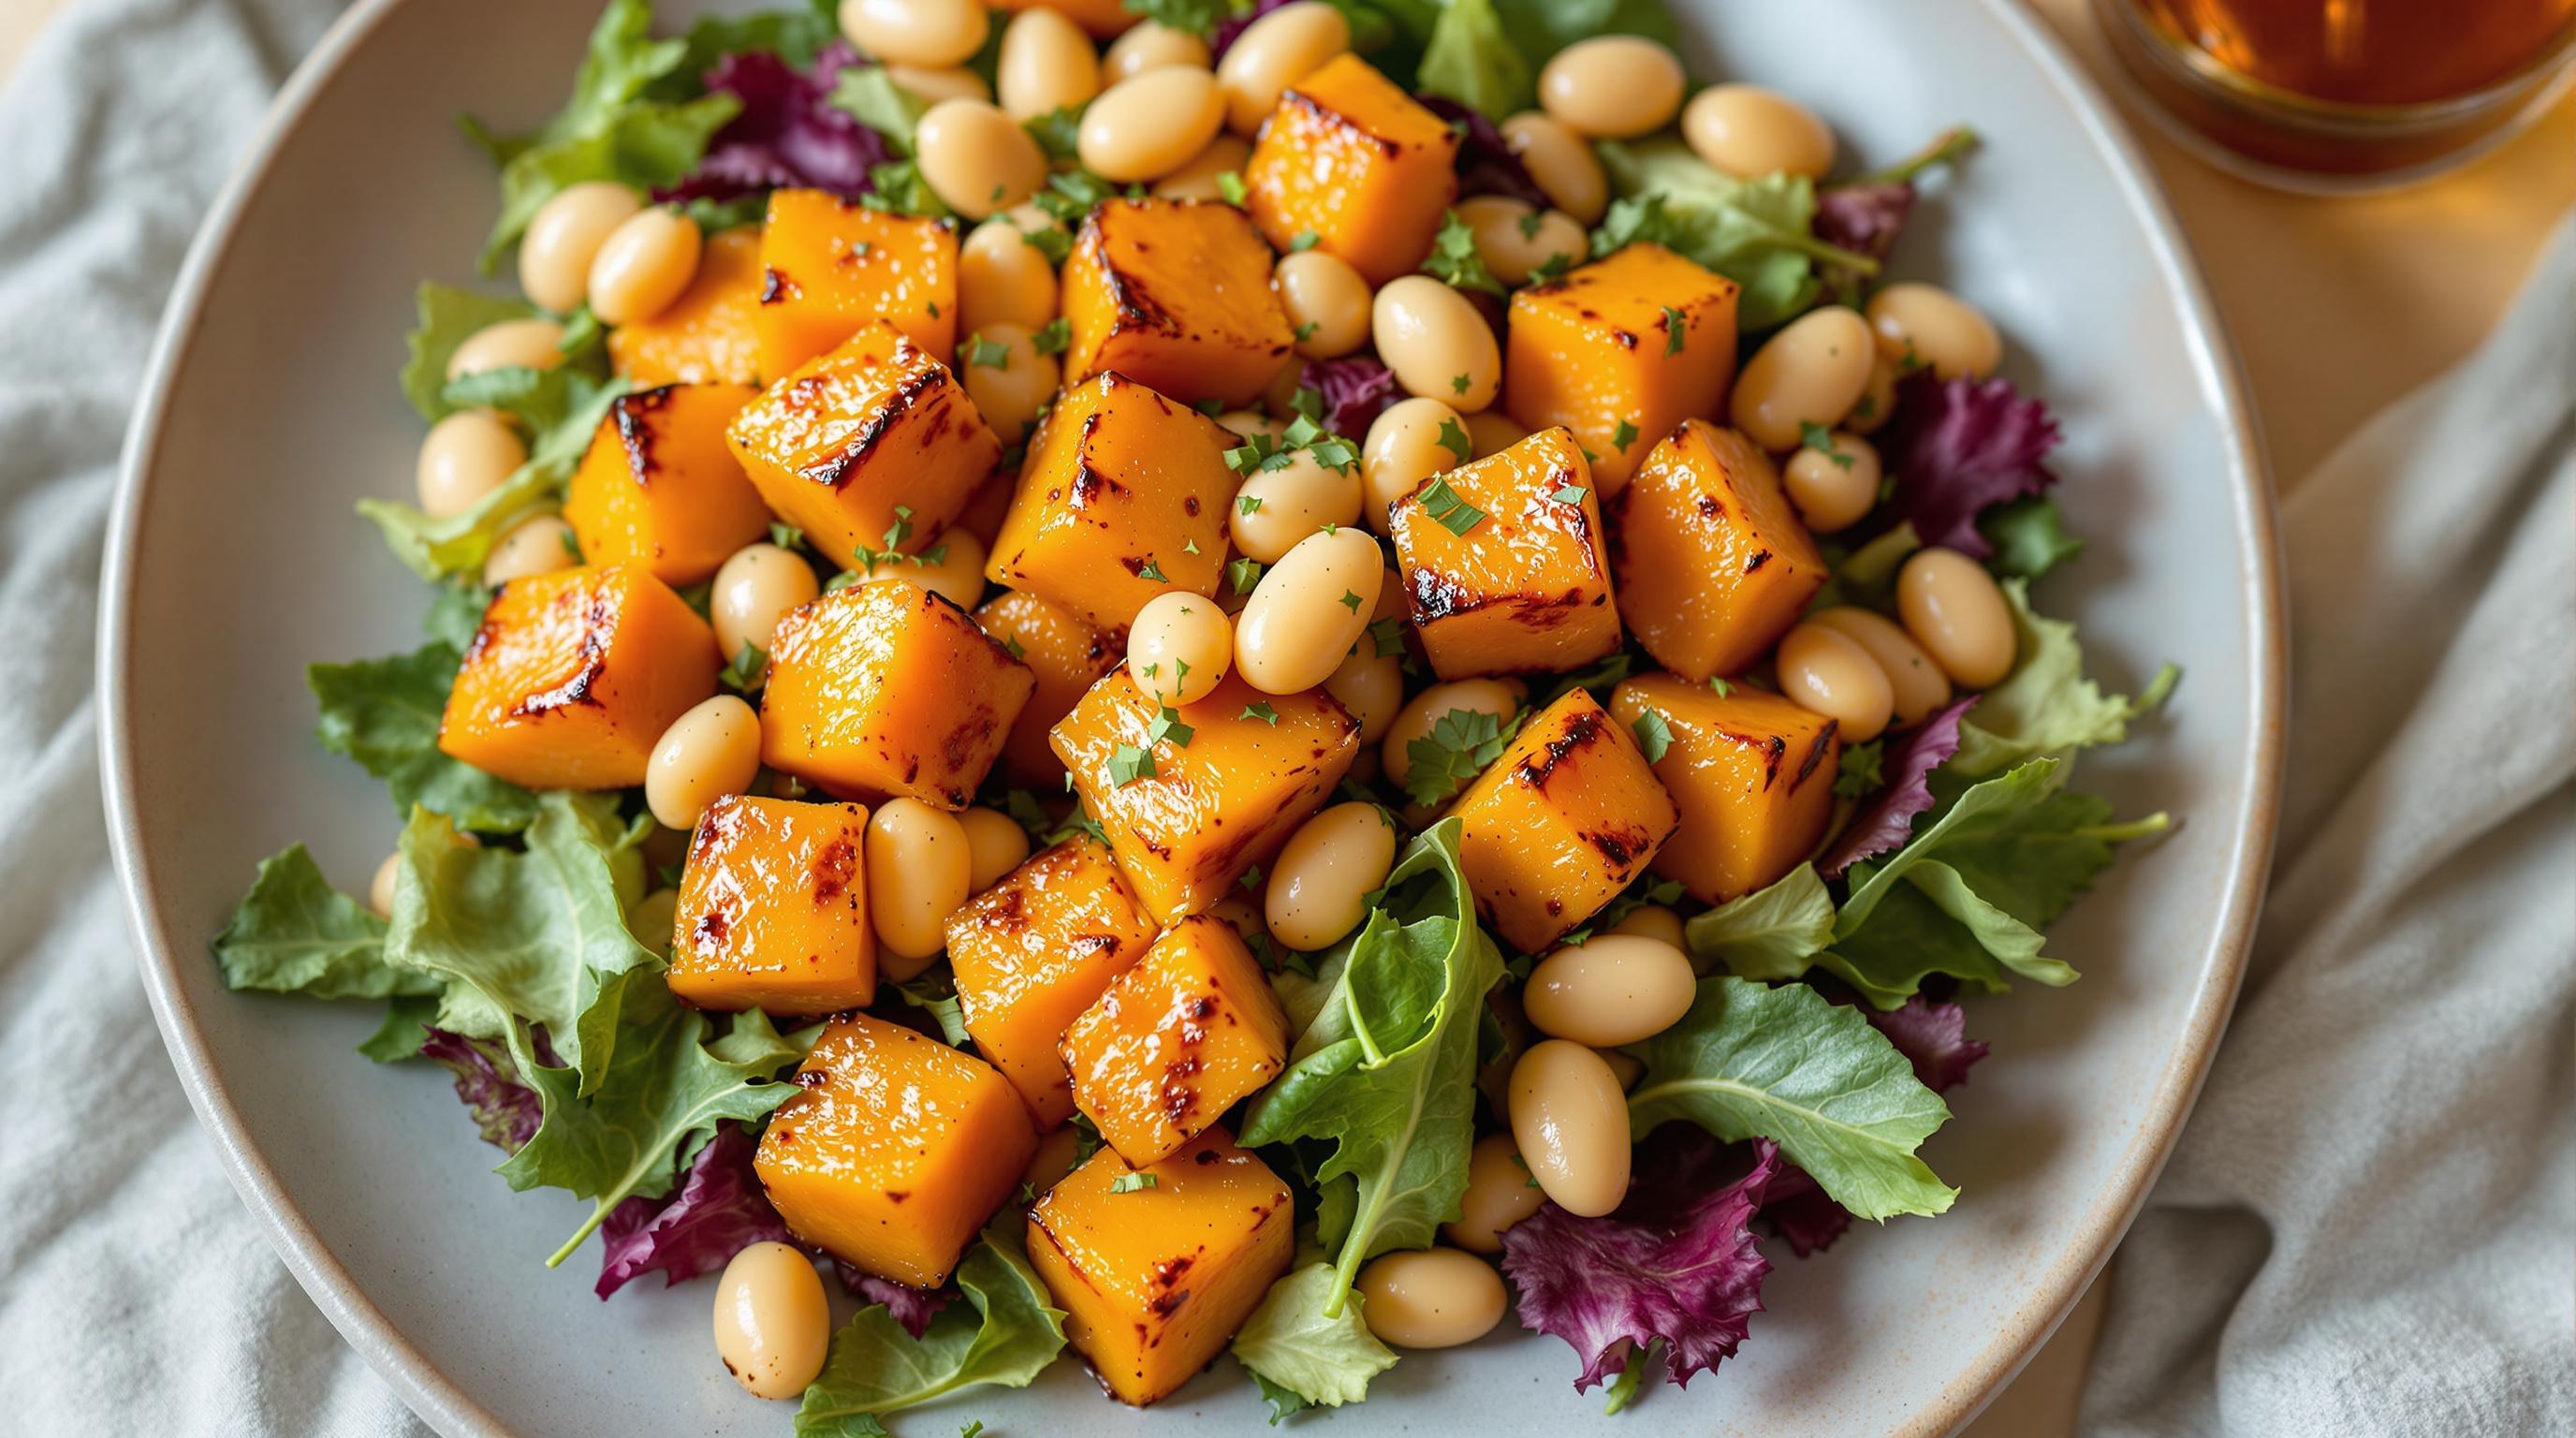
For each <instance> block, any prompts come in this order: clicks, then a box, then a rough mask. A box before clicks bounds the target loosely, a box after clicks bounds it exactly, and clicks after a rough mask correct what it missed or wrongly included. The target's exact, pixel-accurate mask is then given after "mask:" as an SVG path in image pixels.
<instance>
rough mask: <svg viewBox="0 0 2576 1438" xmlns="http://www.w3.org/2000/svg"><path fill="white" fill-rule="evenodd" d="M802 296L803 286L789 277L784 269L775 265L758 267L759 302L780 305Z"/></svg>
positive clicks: (803, 292) (803, 293)
mask: <svg viewBox="0 0 2576 1438" xmlns="http://www.w3.org/2000/svg"><path fill="white" fill-rule="evenodd" d="M804 297H805V289H804V287H803V286H802V285H799V284H797V283H796V281H795V280H793V279H790V278H789V277H788V275H787V272H786V271H784V270H781V269H779V268H778V267H777V266H775V265H763V266H761V267H760V302H761V303H762V304H764V305H782V304H786V303H788V302H789V301H791V300H800V299H803V298H804Z"/></svg>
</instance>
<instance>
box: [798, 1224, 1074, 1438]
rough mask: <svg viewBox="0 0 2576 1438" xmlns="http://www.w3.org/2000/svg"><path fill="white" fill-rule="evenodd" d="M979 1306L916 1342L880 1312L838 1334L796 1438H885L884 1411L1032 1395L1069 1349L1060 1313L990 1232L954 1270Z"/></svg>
mask: <svg viewBox="0 0 2576 1438" xmlns="http://www.w3.org/2000/svg"><path fill="white" fill-rule="evenodd" d="M957 1286H958V1287H959V1288H961V1289H963V1290H965V1293H966V1301H967V1303H969V1304H972V1305H973V1306H974V1312H973V1313H972V1314H969V1313H968V1312H966V1310H965V1309H964V1308H963V1307H961V1306H960V1305H958V1304H954V1303H952V1304H949V1305H948V1306H947V1307H946V1308H943V1309H941V1310H940V1312H939V1316H938V1317H936V1318H933V1319H932V1320H931V1321H930V1327H929V1328H927V1329H925V1330H924V1331H923V1332H922V1335H921V1336H920V1337H919V1338H915V1337H913V1336H912V1335H911V1334H909V1333H906V1332H904V1331H903V1325H901V1324H899V1323H897V1322H895V1320H894V1317H893V1315H892V1314H890V1313H889V1312H888V1311H887V1310H886V1308H885V1306H884V1305H883V1304H878V1305H875V1306H873V1307H870V1308H867V1309H865V1310H863V1311H862V1312H861V1313H860V1314H859V1316H858V1317H856V1318H853V1319H851V1320H850V1321H849V1322H848V1323H847V1324H845V1325H843V1326H842V1328H841V1331H840V1332H838V1333H835V1334H833V1335H832V1349H831V1356H830V1357H829V1358H827V1359H825V1360H824V1363H823V1374H822V1376H821V1377H819V1378H817V1379H815V1380H814V1383H813V1386H811V1387H809V1388H807V1389H806V1390H805V1401H804V1403H803V1405H802V1406H800V1407H799V1408H797V1410H796V1435H797V1438H882V1435H883V1434H884V1433H885V1431H886V1429H885V1424H884V1423H883V1422H882V1421H880V1420H881V1419H883V1418H884V1416H885V1415H886V1414H888V1413H892V1412H895V1411H897V1410H899V1409H904V1408H910V1407H912V1406H914V1405H916V1404H920V1403H927V1402H929V1401H930V1400H932V1399H934V1398H939V1397H943V1396H945V1395H947V1394H950V1393H954V1392H956V1391H958V1390H959V1389H962V1388H971V1387H974V1386H975V1385H977V1384H981V1383H998V1384H1001V1385H1002V1386H1004V1387H1007V1388H1026V1387H1028V1386H1029V1383H1030V1382H1031V1380H1033V1379H1035V1378H1036V1377H1037V1376H1038V1374H1040V1373H1042V1372H1044V1371H1045V1370H1046V1366H1047V1365H1048V1364H1050V1363H1053V1362H1054V1361H1055V1358H1056V1355H1057V1354H1058V1353H1061V1352H1063V1351H1064V1313H1063V1311H1062V1310H1061V1309H1058V1308H1055V1307H1054V1306H1052V1305H1051V1304H1049V1303H1048V1301H1047V1291H1046V1288H1045V1286H1044V1285H1042V1284H1041V1283H1039V1281H1038V1275H1037V1272H1036V1270H1034V1269H1032V1268H1030V1267H1029V1261H1028V1259H1026V1258H1025V1257H1022V1256H1021V1254H1020V1253H1019V1252H1018V1250H1017V1249H1016V1248H1015V1247H1013V1246H1012V1244H1011V1242H1010V1241H1009V1239H1008V1238H1007V1237H999V1236H996V1232H995V1231H994V1230H990V1229H988V1230H986V1231H985V1233H984V1235H983V1237H981V1238H979V1239H977V1240H976V1241H975V1246H974V1247H973V1248H971V1249H969V1250H968V1251H967V1253H966V1258H965V1261H964V1262H962V1263H960V1264H958V1265H957Z"/></svg>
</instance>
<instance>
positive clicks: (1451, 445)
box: [1440, 419, 1476, 464]
mask: <svg viewBox="0 0 2576 1438" xmlns="http://www.w3.org/2000/svg"><path fill="white" fill-rule="evenodd" d="M1440 447H1441V448H1442V449H1445V450H1447V451H1449V452H1450V453H1451V454H1454V455H1456V456H1458V462H1459V463H1460V464H1465V463H1466V462H1467V461H1469V460H1471V459H1474V458H1475V457H1476V441H1475V440H1474V439H1473V438H1472V437H1470V436H1469V435H1468V433H1467V427H1466V426H1465V425H1463V424H1460V423H1459V422H1458V421H1456V420H1454V419H1444V420H1442V421H1440Z"/></svg>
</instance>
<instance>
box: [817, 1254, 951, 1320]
mask: <svg viewBox="0 0 2576 1438" xmlns="http://www.w3.org/2000/svg"><path fill="white" fill-rule="evenodd" d="M832 1268H833V1270H834V1271H835V1272H837V1273H839V1274H840V1276H841V1287H842V1288H843V1289H844V1290H846V1291H847V1292H848V1293H849V1295H850V1296H851V1297H852V1298H855V1299H857V1300H859V1301H860V1302H861V1303H882V1304H884V1305H885V1306H886V1313H887V1314H888V1315H889V1316H891V1317H892V1318H893V1319H894V1321H895V1322H897V1323H900V1324H902V1325H903V1331H904V1332H906V1333H909V1334H911V1335H912V1336H913V1337H915V1338H919V1337H920V1336H921V1335H922V1334H924V1333H927V1332H929V1331H930V1320H932V1319H934V1318H937V1317H938V1316H939V1310H941V1309H943V1308H946V1307H947V1306H948V1305H949V1303H950V1301H952V1300H953V1299H955V1298H956V1297H957V1290H956V1289H955V1288H954V1287H950V1288H914V1287H912V1286H911V1285H909V1284H903V1283H897V1282H895V1281H894V1280H893V1279H890V1278H879V1277H877V1276H876V1275H875V1274H873V1273H868V1272H864V1271H862V1270H860V1269H858V1268H855V1267H853V1266H851V1265H849V1264H846V1263H843V1262H841V1261H840V1260H838V1259H835V1260H833V1262H832Z"/></svg>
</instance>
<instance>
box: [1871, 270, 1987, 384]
mask: <svg viewBox="0 0 2576 1438" xmlns="http://www.w3.org/2000/svg"><path fill="white" fill-rule="evenodd" d="M1869 324H1870V328H1871V329H1872V330H1874V331H1876V332H1877V335H1878V352H1879V353H1880V354H1882V355H1885V356H1886V357H1887V361H1888V363H1890V364H1892V365H1895V366H1896V367H1897V368H1898V369H1900V370H1907V369H1922V368H1928V369H1930V370H1931V371H1932V372H1933V373H1934V374H1936V375H1939V376H1940V377H1941V378H1943V379H1959V378H1962V377H1965V378H1969V379H1984V378H1985V377H1986V376H1988V375H1990V374H1993V373H1994V372H1995V366H1997V365H1999V364H2001V363H2003V358H2004V341H2003V336H2001V335H1999V334H1997V333H1995V326H1994V322H1993V321H1992V320H1989V319H1987V318H1986V317H1985V316H1984V315H1983V314H1980V313H1979V312H1978V311H1977V307H1976V306H1974V305H1972V304H1969V303H1968V302H1967V301H1966V300H1963V299H1961V298H1959V297H1958V296H1957V295H1954V294H1952V293H1950V292H1949V291H1948V290H1945V289H1942V288H1941V287H1940V286H1938V285H1926V284H1915V283H1911V282H1908V283H1904V284H1893V285H1889V286H1888V287H1886V288H1885V289H1882V290H1880V291H1879V292H1878V293H1877V294H1874V295H1872V296H1870V297H1869Z"/></svg>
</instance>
